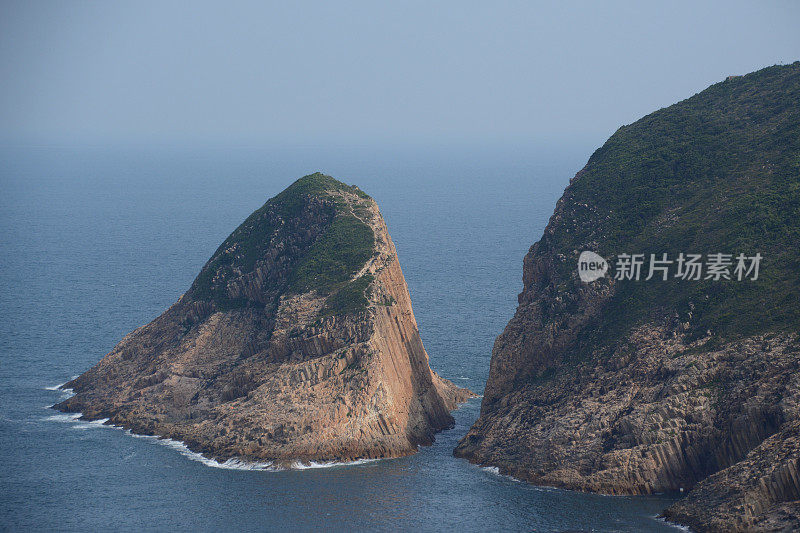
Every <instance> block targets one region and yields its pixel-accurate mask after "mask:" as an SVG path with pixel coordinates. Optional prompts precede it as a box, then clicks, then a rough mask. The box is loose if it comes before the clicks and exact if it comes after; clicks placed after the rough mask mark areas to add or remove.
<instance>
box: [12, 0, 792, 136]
mask: <svg viewBox="0 0 800 533" xmlns="http://www.w3.org/2000/svg"><path fill="white" fill-rule="evenodd" d="M798 21H800V2H792V1H783V2H755V1H753V2H738V1H731V0H725V1H718V2H697V1H691V2H674V1H670V2H658V3H651V2H647V3H645V2H547V3H539V2H531V1H524V2H465V1H457V2H456V1H452V2H375V1H368V2H301V1H295V2H204V1H199V2H164V1H157V2H129V3H126V4H122V3H119V2H28V1H19V2H10V1H4V2H2V4H0V79H2V83H0V140H3V141H5V142H12V143H16V142H69V143H72V142H75V143H105V142H120V143H145V144H147V143H218V142H219V143H234V144H236V143H244V144H259V143H269V142H295V143H303V142H323V143H325V142H344V143H347V142H373V141H379V142H387V143H395V142H397V143H401V142H402V143H408V142H411V143H415V142H418V143H454V142H455V143H458V142H469V143H504V142H511V141H513V142H526V141H530V140H543V139H557V140H558V139H560V140H568V139H572V138H581V139H591V140H592V142H596V143H597V144H599V143H602V141H603V140H604V139H605V138H606V137H607V136H608V135H610V134H611V133H613V132H614V131H615V130H616V129H617V128H618V127H619V126H620V125H622V124H626V123H630V122H632V121H634V120H636V119H637V118H639V117H640V116H642V115H644V114H646V113H649V112H651V111H653V110H655V109H657V108H659V107H663V106H665V105H669V104H671V103H674V102H676V101H678V100H681V99H683V98H686V97H688V96H691V95H692V94H694V93H696V92H698V91H700V90H702V89H704V88H705V87H707V86H708V85H710V84H711V83H714V82H716V81H720V80H722V79H724V78H725V77H726V76H727V75H730V74H744V73H746V72H749V71H752V70H756V69H759V68H761V67H764V66H768V65H771V64H775V63H781V62H784V63H788V62H792V61H795V60H797V59H800V31H798Z"/></svg>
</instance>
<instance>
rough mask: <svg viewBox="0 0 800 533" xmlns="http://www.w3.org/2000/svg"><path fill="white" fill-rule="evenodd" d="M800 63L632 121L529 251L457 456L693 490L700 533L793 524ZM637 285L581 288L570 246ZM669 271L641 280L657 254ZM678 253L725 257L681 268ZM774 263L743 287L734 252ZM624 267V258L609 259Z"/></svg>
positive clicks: (684, 507) (550, 476) (546, 472)
mask: <svg viewBox="0 0 800 533" xmlns="http://www.w3.org/2000/svg"><path fill="white" fill-rule="evenodd" d="M798 102H800V63H795V64H793V65H787V66H776V67H770V68H767V69H764V70H762V71H759V72H756V73H752V74H749V75H747V76H743V77H739V78H736V79H733V80H729V81H725V82H722V83H718V84H716V85H713V86H712V87H710V88H709V89H707V90H706V91H703V92H701V93H699V94H697V95H695V96H694V97H692V98H689V99H688V100H685V101H683V102H680V103H678V104H675V105H673V106H671V107H668V108H665V109H662V110H659V111H657V112H655V113H653V114H651V115H648V116H647V117H644V118H643V119H641V120H639V121H637V122H636V123H634V124H632V125H629V126H624V127H622V128H620V129H619V130H618V131H617V132H616V133H615V134H614V135H613V136H612V137H611V138H610V139H609V140H608V141H607V142H606V143H605V145H604V146H603V147H601V148H600V149H598V150H597V151H596V152H595V153H594V154H593V155H592V157H591V158H590V159H589V162H588V163H587V165H586V166H585V167H584V168H583V169H582V170H581V171H580V172H578V174H577V175H576V176H575V177H574V178H573V179H572V181H571V182H570V185H569V186H568V187H567V189H566V191H565V192H564V195H563V197H562V198H561V199H560V200H559V201H558V204H557V206H556V209H555V212H554V214H553V216H552V218H551V219H550V222H549V224H548V226H547V228H546V229H545V231H544V235H543V236H542V238H541V240H540V241H539V242H537V243H535V244H534V245H533V246H532V247H531V249H530V251H529V253H528V254H527V255H526V257H525V260H524V270H523V285H524V287H523V292H522V293H521V294H520V295H519V307H518V309H517V311H516V314H515V315H514V317H513V318H512V319H511V321H510V322H509V324H508V326H507V327H506V329H505V331H504V332H503V333H502V334H501V335H500V336H499V337H498V339H497V341H496V343H495V346H494V349H493V352H492V360H491V369H490V376H489V380H488V382H487V385H486V391H485V394H484V398H483V403H482V405H481V415H480V417H479V419H478V420H477V422H476V423H475V425H474V426H473V427H472V429H471V430H470V431H469V433H468V434H467V435H466V436H465V437H464V439H463V440H462V441H461V442H460V444H459V445H458V447H457V448H456V450H455V454H456V455H457V456H459V457H465V458H467V459H469V460H470V461H472V462H475V463H479V464H484V465H493V466H497V467H499V469H500V471H501V472H502V473H506V474H511V475H514V476H516V477H518V478H521V479H524V480H527V481H530V482H532V483H537V484H543V485H552V486H558V487H564V488H570V489H577V490H585V491H597V492H602V493H611V494H647V493H654V492H665V491H676V492H677V491H689V492H688V496H687V497H686V498H685V499H683V500H681V501H679V503H677V504H675V505H674V506H673V507H671V508H670V509H669V510H668V511H666V516H668V517H669V518H670V519H672V520H676V521H678V522H681V523H684V524H690V525H691V526H693V527H694V528H696V529H698V530H701V531H732V530H752V529H770V528H778V529H780V528H784V527H792V525H793V524H796V520H797V507H798V500H800V497H799V496H798V494H799V493H800V490H798V489H799V488H800V486H799V485H798V477H797V472H796V465H797V460H798V456H799V455H800V443H799V442H798V439H797V437H796V435H797V427H798V426H797V424H798V420H800V416H799V415H800V411H798V405H800V341H799V340H798V335H797V332H798V327H800V304H799V303H798V302H800V276H799V275H798V272H800V270H798V268H799V267H800V252H798V249H797V243H798V242H800V216H799V215H800V164H799V163H798V162H800V107H798V105H797V103H798ZM583 251H593V252H596V253H599V255H601V256H602V257H604V258H606V259H608V260H609V262H610V263H612V265H616V266H619V264H620V263H621V261H620V256H621V255H622V254H643V257H644V258H646V259H645V262H644V265H643V266H642V272H641V277H640V279H639V281H636V280H635V279H624V278H622V279H617V275H616V274H617V271H616V269H614V268H612V269H611V270H610V271H609V272H608V274H607V275H606V276H605V277H601V278H600V279H598V280H596V281H593V282H582V281H581V280H580V279H579V276H578V271H577V267H578V257H579V255H580V254H581V252H583ZM664 253H666V254H667V257H668V259H671V260H672V261H673V263H672V264H671V266H670V268H671V269H670V270H669V272H668V276H667V279H666V280H664V279H663V278H662V274H661V272H660V271H656V272H655V275H654V276H653V277H652V278H651V279H649V280H645V278H647V277H648V275H649V272H648V269H647V268H648V264H649V263H650V261H651V260H652V258H651V254H653V255H654V256H655V257H656V258H658V259H662V258H663V255H662V254H664ZM681 253H685V254H690V253H691V254H701V255H702V257H703V262H707V260H708V257H709V256H710V255H712V254H717V253H723V254H732V256H733V257H732V258H731V259H732V262H733V264H732V265H730V279H725V278H721V279H719V280H715V279H713V276H712V277H711V278H708V279H707V278H706V274H707V272H706V271H703V273H702V276H701V278H700V279H698V280H693V279H682V278H680V277H676V275H677V274H678V265H677V264H676V263H677V259H678V257H679V256H680V254H681ZM739 253H743V254H746V256H748V257H752V256H755V254H757V253H759V254H761V255H762V256H763V258H764V259H763V262H762V264H761V271H760V275H759V276H758V278H757V279H755V280H754V279H752V277H753V276H752V275H751V276H749V277H744V278H743V279H742V280H741V281H740V280H738V278H737V276H736V275H734V273H733V269H734V266H735V264H736V260H735V256H736V255H737V254H739ZM615 259H616V261H614V260H615Z"/></svg>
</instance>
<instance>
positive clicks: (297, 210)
mask: <svg viewBox="0 0 800 533" xmlns="http://www.w3.org/2000/svg"><path fill="white" fill-rule="evenodd" d="M337 192H350V193H355V194H357V195H358V196H359V197H360V198H362V199H365V200H367V199H369V196H367V195H366V194H365V193H364V192H362V191H361V190H360V189H358V188H357V187H354V186H349V185H346V184H344V183H342V182H340V181H337V180H335V179H334V178H332V177H330V176H326V175H324V174H320V173H316V174H311V175H308V176H304V177H302V178H300V179H299V180H297V181H296V182H294V183H293V184H292V185H291V186H289V187H288V188H287V189H285V190H284V191H283V192H281V193H280V194H278V195H277V196H275V197H274V198H272V199H270V200H269V201H267V203H266V204H264V205H263V206H262V207H261V208H259V209H258V210H256V211H255V212H253V213H252V214H251V215H250V216H249V217H247V219H246V220H245V221H244V222H243V223H242V224H241V225H240V226H239V227H238V228H236V229H235V230H234V231H233V233H231V235H230V236H229V237H228V238H227V239H225V241H224V242H223V243H222V244H221V245H220V247H219V248H218V249H217V251H216V252H215V253H214V255H213V256H212V257H211V259H210V260H209V261H208V263H206V265H205V266H204V267H203V270H202V271H201V272H200V274H199V275H198V276H197V278H196V279H195V281H194V283H193V284H192V287H191V289H190V293H191V296H192V297H193V298H195V299H197V300H204V301H210V302H213V303H214V304H215V305H216V307H217V308H219V309H223V310H224V309H232V308H238V307H245V306H249V305H253V302H249V301H247V300H246V299H236V300H234V299H231V298H228V296H227V294H226V288H225V287H226V285H225V283H224V282H223V283H221V282H219V281H215V278H217V280H218V279H219V274H220V273H222V274H223V276H222V277H223V278H224V279H230V278H232V277H240V276H244V275H247V274H248V273H250V272H252V271H253V270H254V268H255V267H256V265H257V262H258V260H259V259H260V258H262V257H263V256H264V254H265V253H266V252H267V251H268V250H269V249H270V248H274V247H275V245H276V244H277V243H279V242H281V241H282V240H283V239H286V238H287V237H288V236H289V235H287V232H288V231H289V230H287V229H286V228H285V226H289V224H285V223H282V221H291V220H300V224H301V226H302V218H303V216H304V210H305V209H306V207H307V205H308V203H309V201H310V200H311V199H312V198H316V199H323V200H327V201H326V202H325V204H324V206H323V208H322V209H323V210H324V211H325V212H326V213H327V215H328V217H329V218H331V221H330V223H329V224H328V225H327V227H326V228H325V229H324V231H323V232H322V234H321V235H320V236H319V237H318V238H317V239H316V241H314V242H313V244H311V246H310V247H308V248H307V249H304V250H302V251H301V252H300V253H299V254H298V255H294V256H288V257H285V259H286V260H288V261H289V262H290V264H291V272H290V273H289V275H288V277H287V278H286V279H285V280H283V284H284V286H282V287H277V288H278V289H280V290H281V292H293V293H302V292H308V291H312V290H316V291H319V292H320V293H322V294H330V295H334V296H335V295H337V294H338V296H337V297H336V298H333V296H332V297H331V302H329V304H328V308H329V309H330V310H331V312H339V311H341V312H357V311H359V310H361V309H363V307H364V306H365V305H366V303H367V300H366V297H365V296H364V289H362V290H361V292H360V293H359V292H358V291H354V290H353V288H352V287H349V285H358V286H361V285H363V283H362V282H361V281H359V280H354V281H352V282H351V281H350V278H351V277H352V276H353V275H354V274H355V273H356V272H357V271H358V270H359V269H360V268H361V267H362V266H363V265H364V263H366V261H367V260H368V259H369V258H370V257H371V256H372V254H373V248H374V235H373V233H372V229H371V228H370V227H369V226H368V225H367V224H365V223H364V222H362V221H361V220H359V218H357V217H356V216H355V215H354V214H353V212H352V211H351V209H350V208H349V207H348V206H347V205H346V203H344V202H342V201H340V200H338V199H337V198H336V197H335V196H332V194H334V193H337ZM340 292H341V294H339V293H340Z"/></svg>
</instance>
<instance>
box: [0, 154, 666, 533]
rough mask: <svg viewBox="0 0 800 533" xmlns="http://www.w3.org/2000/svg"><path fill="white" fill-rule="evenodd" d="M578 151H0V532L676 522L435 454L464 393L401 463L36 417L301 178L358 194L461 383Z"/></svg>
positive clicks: (435, 351) (446, 442)
mask: <svg viewBox="0 0 800 533" xmlns="http://www.w3.org/2000/svg"><path fill="white" fill-rule="evenodd" d="M591 150H592V146H589V145H585V146H568V147H564V146H536V147H534V146H531V147H519V148H517V149H504V150H499V149H498V150H490V149H485V150H480V149H476V150H469V149H466V148H461V149H458V150H457V149H452V150H438V151H437V150H433V149H417V150H412V149H405V150H399V149H398V150H392V149H383V150H381V149H375V148H370V147H348V148H346V149H344V148H342V149H333V148H330V147H328V148H320V147H314V146H306V147H303V146H296V147H292V148H287V149H282V150H278V149H272V150H270V149H263V150H257V149H230V150H224V149H214V150H188V149H126V150H122V149H108V148H103V149H101V148H98V147H94V148H80V149H76V148H72V149H67V148H53V147H48V148H45V147H38V148H37V147H24V148H12V147H4V148H0V529H3V530H11V531H17V530H42V531H47V530H58V531H76V530H126V531H134V530H136V531H138V530H143V529H144V530H173V531H174V530H193V531H196V530H200V531H215V530H216V531H218V530H242V531H254V530H280V529H292V530H310V529H316V528H323V527H324V528H327V529H331V530H363V529H372V530H398V529H403V530H408V529H411V530H426V531H430V530H451V529H458V530H462V531H486V530H525V531H575V530H578V531H648V530H652V531H657V530H673V531H674V529H673V528H671V527H669V526H668V525H666V524H664V523H663V522H660V521H658V520H656V518H655V517H656V516H657V514H658V513H659V512H660V511H661V510H662V509H663V508H664V507H666V506H667V505H668V504H669V503H670V501H671V499H670V498H668V497H666V496H655V497H637V498H632V497H631V498H629V497H604V496H597V495H589V494H580V493H575V492H569V491H561V490H555V489H549V488H540V487H534V486H530V485H526V484H524V483H519V482H516V481H514V480H513V479H510V478H507V477H502V476H499V475H497V474H496V473H494V472H492V471H491V469H483V468H479V467H476V466H473V465H470V464H468V463H467V462H466V461H463V460H460V459H455V458H453V457H452V455H451V452H452V449H453V447H454V446H455V445H456V443H457V441H458V439H459V438H460V437H461V436H463V435H464V434H465V433H466V431H467V429H468V428H469V426H470V425H471V424H472V422H473V421H474V420H475V418H476V417H477V415H478V409H479V405H480V400H473V401H471V402H470V403H468V404H467V405H465V406H464V407H462V408H461V409H459V410H458V411H457V412H456V413H455V417H456V427H455V428H454V429H452V430H450V431H446V432H443V433H441V434H439V435H438V437H437V440H436V443H435V444H434V445H433V446H431V447H428V448H423V449H421V451H420V452H419V453H418V454H416V455H414V456H412V457H406V458H401V459H393V460H386V461H377V462H372V463H366V464H360V465H351V466H334V467H328V468H316V469H306V470H301V471H282V472H269V471H252V470H231V469H223V468H212V467H209V466H207V465H206V464H203V463H202V462H200V461H198V460H196V459H197V458H196V457H195V458H192V457H189V456H187V455H186V454H185V453H181V450H179V449H176V448H175V447H174V446H173V447H170V446H168V445H164V443H163V442H161V443H160V442H157V441H155V440H154V439H144V438H134V437H132V436H130V435H128V434H126V433H125V432H123V431H121V430H117V429H114V428H110V427H108V426H102V425H98V424H88V423H84V422H81V421H76V420H73V419H72V418H71V417H69V416H66V415H61V414H59V413H57V412H55V411H53V410H50V409H48V408H47V407H48V406H49V405H52V404H53V403H55V402H56V401H58V400H59V399H60V398H61V397H63V393H61V392H58V391H53V390H48V387H53V386H54V385H58V384H60V383H63V382H65V381H67V380H69V379H70V378H72V377H73V376H75V375H76V374H79V373H81V372H83V371H84V370H86V369H87V368H89V367H90V366H91V365H93V364H94V363H95V362H96V361H98V360H99V359H100V358H101V357H102V356H103V355H104V354H105V353H107V352H108V351H109V350H110V349H111V348H112V347H113V346H114V345H115V344H116V343H117V342H118V341H119V340H120V339H121V338H122V336H123V335H125V334H126V333H128V332H130V331H131V330H133V329H134V328H136V327H138V326H140V325H142V324H145V323H147V322H149V321H150V320H152V319H153V318H155V317H156V316H157V315H159V314H160V313H161V312H162V311H164V310H165V309H166V308H167V307H168V306H169V305H170V304H172V303H173V302H174V301H175V300H176V299H177V298H178V297H179V296H180V294H181V293H182V292H183V291H185V290H186V289H187V288H188V287H189V285H190V283H191V281H192V280H193V278H194V276H195V275H196V274H197V272H198V271H199V270H200V267H201V266H202V265H203V263H204V262H205V261H206V259H207V258H208V257H209V256H210V255H211V254H212V253H213V251H214V250H215V249H216V247H217V246H218V245H219V243H220V242H221V241H222V240H223V239H224V238H225V237H226V236H227V235H228V234H229V233H230V232H231V231H232V230H233V229H234V228H235V227H236V226H237V225H238V224H239V223H240V222H241V221H242V220H243V219H244V218H245V217H246V216H247V215H248V214H249V213H250V212H252V211H253V210H254V209H256V208H258V207H259V206H261V205H262V204H263V203H264V202H265V201H266V200H267V199H268V198H270V197H272V196H274V195H275V194H276V193H278V192H280V191H281V190H282V189H284V188H285V187H286V186H288V185H289V184H290V183H291V182H292V181H293V180H294V179H296V178H298V177H300V176H302V175H304V174H308V173H311V172H314V171H317V170H320V171H323V172H326V173H328V174H331V175H333V176H335V177H337V178H339V179H341V180H342V181H345V182H347V183H355V184H357V185H359V186H360V187H362V188H363V189H364V190H365V191H366V192H368V193H369V194H370V195H372V196H373V197H374V198H375V199H376V200H377V201H378V204H379V205H380V207H381V210H382V212H383V215H384V218H385V219H386V222H387V224H388V226H389V232H390V233H391V235H392V238H393V239H394V241H395V243H396V245H397V249H398V253H399V256H400V263H401V265H402V268H403V271H404V273H405V276H406V280H407V281H408V285H409V289H410V291H411V296H412V300H413V304H414V311H415V313H416V316H417V320H418V322H419V325H420V329H421V332H422V339H423V341H424V343H425V346H426V348H427V350H428V353H429V354H430V358H431V366H432V367H433V368H434V369H435V370H437V371H438V372H439V373H440V374H441V375H442V376H444V377H447V378H449V379H451V380H453V381H454V382H455V383H457V384H459V385H462V386H467V387H469V388H471V389H472V390H473V391H476V392H478V393H480V392H481V391H482V390H483V386H484V383H485V380H486V376H487V373H488V369H489V358H490V354H491V348H492V343H493V341H494V338H495V337H496V336H497V335H498V334H499V333H500V332H501V331H502V329H503V327H504V326H505V324H506V322H507V321H508V319H509V318H510V317H511V316H512V314H513V312H514V309H515V307H516V296H517V293H518V292H519V291H520V290H521V288H522V282H521V278H522V258H523V256H524V254H525V252H526V251H527V249H528V247H529V246H530V245H531V244H532V243H533V242H535V241H536V240H537V239H538V238H539V237H540V235H541V232H542V230H543V229H544V226H545V224H546V223H547V220H548V218H549V216H550V214H551V212H552V210H553V207H554V206H555V202H556V200H557V199H558V197H559V196H560V195H561V192H562V191H563V189H564V187H565V186H566V185H567V183H568V181H569V178H570V177H571V176H573V175H574V174H575V172H576V171H577V170H579V169H580V167H581V166H582V165H583V163H584V162H585V161H586V159H587V158H588V156H589V155H590V153H591ZM520 154H523V155H520Z"/></svg>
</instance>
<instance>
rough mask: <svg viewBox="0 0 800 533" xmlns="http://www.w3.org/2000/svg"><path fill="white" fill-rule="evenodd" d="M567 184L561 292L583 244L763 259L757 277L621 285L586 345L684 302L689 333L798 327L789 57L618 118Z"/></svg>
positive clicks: (799, 224) (794, 70)
mask: <svg viewBox="0 0 800 533" xmlns="http://www.w3.org/2000/svg"><path fill="white" fill-rule="evenodd" d="M570 189H571V193H570V194H571V202H572V204H573V206H577V207H575V210H574V224H572V223H569V224H566V225H561V226H559V227H558V228H557V230H556V233H555V234H554V235H553V238H552V239H551V241H550V243H549V244H550V250H551V251H552V252H555V253H556V254H564V256H563V257H564V260H563V261H562V262H561V263H560V265H559V270H560V273H561V274H562V275H561V279H568V278H569V279H570V281H567V282H565V284H564V289H574V288H575V284H576V280H575V278H574V277H571V278H570V274H571V272H572V271H574V268H575V264H576V263H575V259H576V255H575V251H576V250H577V251H578V252H579V251H580V250H582V249H584V247H585V245H586V243H587V242H596V243H597V244H598V248H599V249H598V250H597V251H598V252H599V253H600V254H601V255H603V256H605V257H613V256H615V255H616V254H619V253H645V254H648V255H647V257H649V254H650V253H656V254H660V253H662V252H668V253H669V254H670V257H671V258H673V259H674V258H675V257H676V256H677V254H678V253H679V252H686V253H702V254H704V255H705V254H707V253H717V252H720V253H732V254H734V255H736V254H738V253H739V252H743V253H745V254H746V255H753V254H755V252H760V253H761V254H762V255H763V256H764V260H763V261H762V265H761V276H760V279H759V280H758V281H741V282H739V281H729V282H711V281H675V280H672V281H667V282H661V281H654V280H651V281H647V282H638V283H635V282H622V283H620V284H619V292H618V294H617V296H616V297H615V298H614V299H613V300H612V302H611V303H610V306H609V308H608V309H607V310H606V312H605V313H604V317H606V318H604V319H602V320H601V323H599V324H597V325H596V326H597V328H596V329H595V330H594V332H593V333H592V335H591V336H592V338H591V339H587V342H586V344H587V346H590V345H593V344H596V343H597V342H601V343H603V342H607V341H609V340H612V339H617V338H619V336H620V334H622V333H624V330H627V329H629V328H630V327H631V326H632V325H634V324H636V323H637V322H640V321H641V320H644V319H645V318H646V317H647V316H648V315H650V314H651V313H655V314H658V313H661V312H663V311H664V310H665V309H670V310H677V311H679V313H680V314H681V316H682V318H684V319H686V320H688V319H689V310H690V304H691V305H692V306H694V312H693V318H692V320H691V325H692V329H693V331H694V333H695V334H696V335H702V334H704V333H705V332H706V331H707V330H712V331H713V332H714V333H716V334H718V337H717V338H723V339H724V338H732V337H737V336H741V335H749V334H753V333H757V332H761V331H765V330H775V329H789V328H794V329H796V328H798V326H800V304H798V302H799V301H800V253H799V252H798V246H799V245H800V62H796V63H794V64H792V65H787V66H775V67H769V68H766V69H763V70H760V71H758V72H754V73H752V74H748V75H746V76H743V77H739V78H735V79H733V80H730V81H725V82H721V83H717V84H715V85H712V86H711V87H709V88H708V89H706V90H705V91H703V92H701V93H699V94H697V95H695V96H693V97H691V98H689V99H687V100H684V101H682V102H679V103H677V104H675V105H672V106H670V107H667V108H664V109H661V110H659V111H656V112H655V113H652V114H650V115H648V116H646V117H644V118H642V119H641V120H639V121H637V122H635V123H634V124H631V125H629V126H623V127H622V128H620V129H619V130H618V131H617V132H616V133H615V134H614V135H613V136H612V137H611V138H610V139H609V140H608V141H607V142H606V143H605V144H604V145H603V147H601V148H600V149H598V150H597V151H596V152H595V153H594V154H593V155H592V157H591V158H590V159H589V162H588V164H587V166H586V171H585V173H583V174H582V175H581V177H580V178H578V179H577V180H575V182H574V184H573V185H572V186H571V188H570ZM580 204H588V205H589V206H595V208H596V209H595V210H594V211H592V210H590V209H584V208H582V206H581V205H580ZM673 272H674V271H673Z"/></svg>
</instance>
